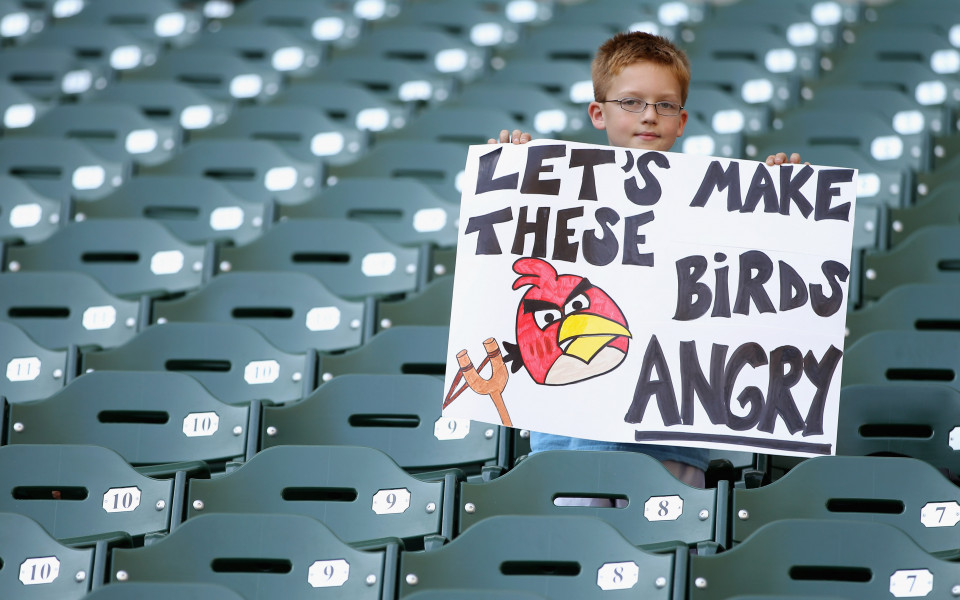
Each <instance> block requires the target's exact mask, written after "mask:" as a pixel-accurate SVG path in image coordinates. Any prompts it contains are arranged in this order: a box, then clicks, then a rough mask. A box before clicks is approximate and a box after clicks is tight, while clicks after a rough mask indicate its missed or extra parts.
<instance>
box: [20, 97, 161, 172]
mask: <svg viewBox="0 0 960 600" xmlns="http://www.w3.org/2000/svg"><path fill="white" fill-rule="evenodd" d="M14 135H16V136H17V137H19V136H36V137H52V138H65V139H74V140H79V141H80V142H83V144H84V145H86V146H87V147H88V148H90V150H92V151H93V152H94V153H96V154H98V155H100V156H103V157H104V158H106V159H108V160H110V161H111V162H115V163H120V164H127V163H130V162H133V163H136V164H140V165H154V164H159V163H162V162H165V161H167V160H169V159H170V157H171V156H173V154H174V153H175V152H176V151H177V145H178V138H179V135H180V130H179V128H177V129H174V128H172V127H169V126H161V125H158V124H157V123H154V122H152V121H150V120H149V119H148V118H147V117H145V116H143V114H141V113H140V111H139V110H137V109H136V108H134V107H133V106H130V105H126V104H109V103H103V104H89V103H83V104H61V105H59V106H56V107H54V108H52V109H50V110H48V111H47V112H45V113H44V114H43V115H41V116H40V118H38V119H37V121H36V122H35V123H34V124H33V125H31V126H30V127H28V128H26V129H19V130H15V133H14Z"/></svg>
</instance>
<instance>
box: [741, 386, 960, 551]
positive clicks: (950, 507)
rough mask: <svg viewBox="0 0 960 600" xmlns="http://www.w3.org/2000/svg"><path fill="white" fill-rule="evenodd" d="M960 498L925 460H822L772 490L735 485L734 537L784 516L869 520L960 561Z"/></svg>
mask: <svg viewBox="0 0 960 600" xmlns="http://www.w3.org/2000/svg"><path fill="white" fill-rule="evenodd" d="M904 401H905V402H904V403H905V404H908V403H909V399H908V398H904ZM904 410H907V409H904ZM958 500H960V489H958V488H957V486H956V485H954V484H953V483H952V482H951V481H949V480H948V479H947V478H946V477H944V476H943V474H941V473H940V472H939V471H938V470H937V469H936V468H935V467H933V466H932V465H930V464H928V463H926V462H924V461H921V460H918V459H914V458H900V457H890V456H885V457H876V456H821V457H817V458H812V459H809V460H805V461H803V462H801V463H800V464H798V465H797V466H795V467H793V469H791V470H790V471H789V472H788V473H787V474H786V475H784V476H783V477H782V478H780V479H778V480H776V481H774V482H773V483H771V484H769V485H765V486H761V487H758V488H753V489H738V488H734V490H733V494H732V496H731V500H730V506H731V512H732V514H733V517H732V518H731V524H730V532H731V539H732V543H733V545H734V546H736V545H737V544H740V543H743V542H744V540H746V539H748V538H749V536H750V535H752V534H753V533H755V532H756V531H757V530H759V529H760V528H761V527H763V526H764V525H766V524H767V523H771V522H773V521H778V520H782V519H830V520H863V521H868V522H879V523H886V524H888V525H892V526H894V527H897V528H898V529H900V530H902V531H903V532H904V533H906V534H907V535H909V536H910V537H911V538H912V539H913V540H914V541H915V542H916V543H917V544H918V545H919V546H920V547H921V548H923V549H924V550H925V551H927V552H929V553H931V554H934V555H938V556H941V557H944V558H953V557H955V556H957V555H960V543H958V541H957V537H956V531H955V530H954V528H953V527H952V525H955V524H956V522H958V521H960V503H958ZM824 542H825V540H824Z"/></svg>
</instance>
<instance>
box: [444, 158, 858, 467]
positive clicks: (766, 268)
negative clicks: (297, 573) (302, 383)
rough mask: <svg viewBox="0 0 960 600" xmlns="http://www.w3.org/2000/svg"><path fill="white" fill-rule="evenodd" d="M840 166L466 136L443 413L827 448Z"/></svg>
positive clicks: (844, 265) (598, 436)
mask: <svg viewBox="0 0 960 600" xmlns="http://www.w3.org/2000/svg"><path fill="white" fill-rule="evenodd" d="M856 177H857V173H856V171H855V170H853V169H845V168H832V167H818V166H811V165H794V164H790V165H780V166H775V167H768V166H766V165H765V164H763V163H760V162H755V161H747V160H732V159H725V158H713V157H705V156H692V155H684V154H675V153H669V152H647V151H641V150H631V149H625V148H613V147H607V146H596V145H590V144H580V143H571V142H561V141H556V140H538V141H535V142H531V143H529V144H523V145H514V144H506V145H484V146H472V147H471V148H470V152H469V155H468V158H467V165H466V170H465V172H464V175H463V178H462V180H461V189H462V190H463V197H462V205H461V216H460V222H459V229H460V235H459V242H458V249H457V265H456V274H455V283H454V291H453V304H452V309H451V310H452V312H451V323H450V340H449V349H448V358H447V372H446V385H445V390H447V394H446V397H445V398H444V408H443V414H444V416H445V417H450V418H465V419H475V420H478V421H485V422H489V423H498V424H500V423H502V424H505V425H510V426H512V427H519V428H524V429H530V430H534V431H542V432H547V433H555V434H560V435H567V436H573V437H581V438H588V439H594V440H608V441H618V442H643V443H654V444H669V445H679V446H698V447H705V448H722V449H733V450H747V451H755V452H764V453H771V454H788V455H799V456H812V455H821V454H833V453H834V448H835V445H836V429H837V413H838V406H837V405H838V401H839V396H840V373H841V366H842V357H843V338H844V325H845V318H846V310H847V284H848V280H849V277H850V256H851V244H852V236H853V216H854V204H855V196H856Z"/></svg>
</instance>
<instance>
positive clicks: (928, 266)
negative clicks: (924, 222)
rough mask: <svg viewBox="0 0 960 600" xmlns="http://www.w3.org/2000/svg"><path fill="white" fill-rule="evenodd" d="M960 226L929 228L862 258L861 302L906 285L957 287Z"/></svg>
mask: <svg viewBox="0 0 960 600" xmlns="http://www.w3.org/2000/svg"><path fill="white" fill-rule="evenodd" d="M958 255H960V226H957V225H928V226H927V227H924V228H922V229H918V230H917V231H915V232H914V233H913V234H912V235H910V236H908V237H907V238H905V239H903V240H902V241H900V243H899V244H897V245H896V246H895V247H893V248H891V249H890V250H888V251H883V252H879V251H878V252H870V253H867V254H866V255H865V256H864V261H863V268H864V281H863V297H864V299H867V300H870V299H877V298H880V297H881V296H883V295H884V294H886V293H888V292H890V291H891V290H893V289H894V288H895V287H897V286H899V285H902V284H905V283H946V284H955V283H960V278H958V275H960V267H958V265H957V260H956V257H957V256H958Z"/></svg>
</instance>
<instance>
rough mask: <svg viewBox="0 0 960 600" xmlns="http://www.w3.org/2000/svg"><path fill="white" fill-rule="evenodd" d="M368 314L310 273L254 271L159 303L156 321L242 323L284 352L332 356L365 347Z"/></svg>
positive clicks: (155, 309) (226, 277) (222, 277)
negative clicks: (310, 351)
mask: <svg viewBox="0 0 960 600" xmlns="http://www.w3.org/2000/svg"><path fill="white" fill-rule="evenodd" d="M364 310H365V307H364V304H363V303H361V302H351V301H348V300H344V299H342V298H340V297H338V296H336V295H335V294H333V293H332V292H330V291H329V290H328V289H327V288H326V286H324V285H323V284H322V283H321V282H320V281H318V280H317V279H316V278H315V277H313V276H311V275H308V274H306V273H298V272H294V271H272V272H270V271H250V272H235V273H224V274H222V275H218V276H217V277H214V278H213V279H211V280H210V281H209V282H207V283H206V284H205V285H204V286H203V287H202V288H201V289H200V290H198V291H197V292H196V293H194V294H189V295H187V296H183V297H181V298H171V299H169V300H157V301H156V302H154V304H153V320H154V322H156V323H168V322H221V323H224V322H228V323H241V324H244V325H249V326H251V327H253V328H254V329H256V330H257V331H259V332H260V333H261V334H262V335H263V336H264V337H265V338H267V340H268V341H269V342H270V343H271V344H273V345H274V346H276V347H277V348H280V349H281V350H284V351H286V352H293V353H304V352H307V351H308V350H310V349H316V350H318V351H327V352H331V351H337V350H346V349H348V348H355V347H357V346H360V345H361V344H362V343H363V323H364V321H365V315H364Z"/></svg>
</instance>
